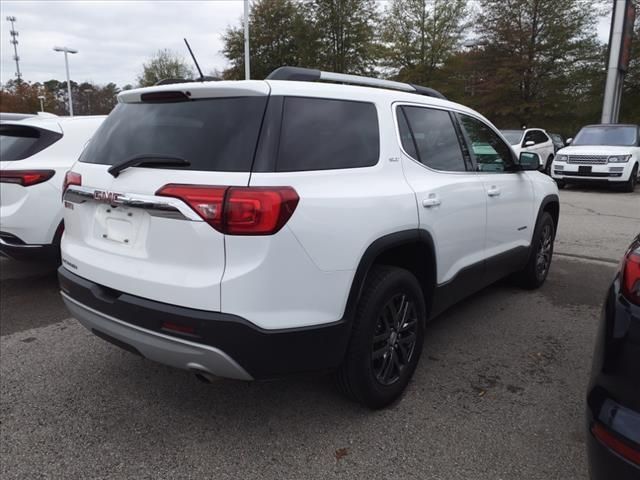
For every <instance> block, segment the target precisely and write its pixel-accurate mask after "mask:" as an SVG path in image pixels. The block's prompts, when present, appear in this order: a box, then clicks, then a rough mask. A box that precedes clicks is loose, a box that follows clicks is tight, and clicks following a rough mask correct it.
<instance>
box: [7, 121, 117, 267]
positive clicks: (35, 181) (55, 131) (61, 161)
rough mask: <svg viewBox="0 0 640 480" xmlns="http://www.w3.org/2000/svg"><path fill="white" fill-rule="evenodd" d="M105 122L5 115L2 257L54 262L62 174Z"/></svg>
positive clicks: (59, 217)
mask: <svg viewBox="0 0 640 480" xmlns="http://www.w3.org/2000/svg"><path fill="white" fill-rule="evenodd" d="M105 118H106V116H95V117H56V116H55V115H51V114H48V115H38V116H36V115H33V116H23V118H21V117H20V116H19V115H11V116H9V115H7V114H4V115H3V118H2V122H1V123H0V185H1V188H0V254H2V255H4V256H9V257H13V258H17V259H29V260H31V259H43V258H47V259H49V258H52V259H56V258H58V255H59V252H60V236H61V235H62V229H63V224H62V204H61V202H60V197H61V195H62V183H63V181H64V176H65V173H66V172H67V171H68V170H69V169H70V168H71V166H72V165H73V163H74V162H75V161H76V160H77V159H78V157H79V156H80V152H81V151H82V148H83V147H84V146H85V144H86V143H87V141H88V140H89V138H90V137H91V135H93V133H94V132H95V131H96V130H97V128H98V127H99V126H100V124H101V123H102V122H103V121H104V119H105ZM5 119H7V120H5Z"/></svg>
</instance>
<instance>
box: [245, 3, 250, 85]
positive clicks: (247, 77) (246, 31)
mask: <svg viewBox="0 0 640 480" xmlns="http://www.w3.org/2000/svg"><path fill="white" fill-rule="evenodd" d="M250 78H251V68H250V66H249V0H244V79H245V80H249V79H250Z"/></svg>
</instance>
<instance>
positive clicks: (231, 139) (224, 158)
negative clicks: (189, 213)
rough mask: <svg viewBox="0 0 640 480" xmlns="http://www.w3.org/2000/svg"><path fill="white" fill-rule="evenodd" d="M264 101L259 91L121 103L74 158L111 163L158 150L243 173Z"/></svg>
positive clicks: (199, 165) (196, 165)
mask: <svg viewBox="0 0 640 480" xmlns="http://www.w3.org/2000/svg"><path fill="white" fill-rule="evenodd" d="M266 103H267V97H262V96H261V97H233V98H213V99H206V100H190V101H185V102H177V103H121V104H118V106H117V107H116V108H115V109H114V110H113V112H112V113H111V114H110V115H109V117H107V119H106V120H105V121H104V123H103V124H102V125H101V126H100V128H99V129H98V130H97V131H96V133H95V135H94V136H93V139H92V140H91V142H90V143H89V145H88V146H87V148H86V149H85V150H84V152H83V153H82V156H81V157H80V161H81V162H87V163H100V164H104V165H114V164H118V163H121V162H126V161H127V160H129V159H131V158H133V157H136V156H141V155H146V156H150V155H158V156H159V157H179V158H183V159H185V160H187V161H189V162H190V165H189V166H187V167H179V168H181V169H189V170H201V171H221V172H248V171H251V164H252V162H253V155H254V152H255V149H256V142H257V140H258V135H259V133H260V125H261V123H262V117H263V114H264V109H265V106H266ZM166 168H176V167H175V166H171V167H166Z"/></svg>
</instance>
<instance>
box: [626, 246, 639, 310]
mask: <svg viewBox="0 0 640 480" xmlns="http://www.w3.org/2000/svg"><path fill="white" fill-rule="evenodd" d="M622 294H623V295H624V296H625V297H626V298H627V300H629V301H630V302H633V303H635V304H636V305H640V247H636V248H635V249H633V250H631V251H629V253H627V255H626V257H625V258H624V260H623V261H622Z"/></svg>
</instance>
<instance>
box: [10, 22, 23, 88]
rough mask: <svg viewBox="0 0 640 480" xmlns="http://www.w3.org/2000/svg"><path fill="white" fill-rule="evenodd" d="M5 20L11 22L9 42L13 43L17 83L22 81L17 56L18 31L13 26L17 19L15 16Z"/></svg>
mask: <svg viewBox="0 0 640 480" xmlns="http://www.w3.org/2000/svg"><path fill="white" fill-rule="evenodd" d="M7 21H8V22H10V23H11V30H9V35H11V40H9V43H12V44H13V59H14V60H15V61H16V78H17V79H18V85H19V84H20V82H22V74H21V73H20V57H19V56H18V31H17V30H16V29H15V28H14V25H13V24H14V23H15V22H17V21H18V19H17V18H16V17H7Z"/></svg>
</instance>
